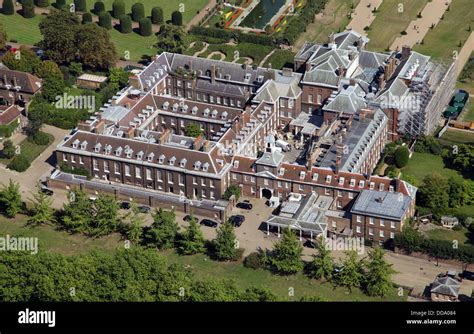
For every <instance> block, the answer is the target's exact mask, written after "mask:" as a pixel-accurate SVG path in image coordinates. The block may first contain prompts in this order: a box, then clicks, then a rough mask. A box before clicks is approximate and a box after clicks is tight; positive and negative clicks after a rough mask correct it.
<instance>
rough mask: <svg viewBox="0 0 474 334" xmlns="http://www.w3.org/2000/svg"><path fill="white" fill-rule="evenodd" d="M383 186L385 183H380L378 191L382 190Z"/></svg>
mask: <svg viewBox="0 0 474 334" xmlns="http://www.w3.org/2000/svg"><path fill="white" fill-rule="evenodd" d="M384 188H385V184H383V183H380V184H379V191H384Z"/></svg>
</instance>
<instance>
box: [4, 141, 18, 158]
mask: <svg viewBox="0 0 474 334" xmlns="http://www.w3.org/2000/svg"><path fill="white" fill-rule="evenodd" d="M2 153H3V156H4V157H5V158H7V159H11V158H13V157H14V156H15V146H13V142H12V141H11V140H10V139H7V140H5V141H4V143H3V151H2Z"/></svg>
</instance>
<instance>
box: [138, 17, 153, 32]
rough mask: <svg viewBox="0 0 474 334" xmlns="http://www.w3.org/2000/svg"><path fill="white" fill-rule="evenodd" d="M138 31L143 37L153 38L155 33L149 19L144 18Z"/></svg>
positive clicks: (139, 24) (139, 23)
mask: <svg viewBox="0 0 474 334" xmlns="http://www.w3.org/2000/svg"><path fill="white" fill-rule="evenodd" d="M138 30H139V32H140V35H142V36H151V34H152V33H153V31H152V28H151V21H150V19H149V18H143V19H141V20H140V21H139V22H138Z"/></svg>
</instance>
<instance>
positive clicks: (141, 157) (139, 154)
mask: <svg viewBox="0 0 474 334" xmlns="http://www.w3.org/2000/svg"><path fill="white" fill-rule="evenodd" d="M143 154H144V153H143V151H140V152H138V153H137V159H138V160H142V159H143Z"/></svg>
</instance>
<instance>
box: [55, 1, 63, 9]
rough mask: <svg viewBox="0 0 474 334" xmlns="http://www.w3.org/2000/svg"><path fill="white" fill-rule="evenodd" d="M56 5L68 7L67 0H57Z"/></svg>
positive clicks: (60, 7)
mask: <svg viewBox="0 0 474 334" xmlns="http://www.w3.org/2000/svg"><path fill="white" fill-rule="evenodd" d="M54 7H56V8H59V9H62V8H64V7H66V0H56V2H55V4H54Z"/></svg>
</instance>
